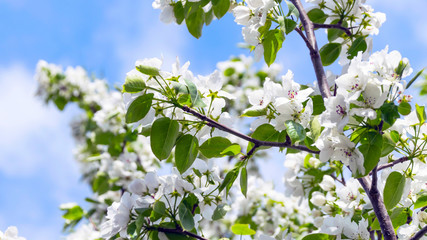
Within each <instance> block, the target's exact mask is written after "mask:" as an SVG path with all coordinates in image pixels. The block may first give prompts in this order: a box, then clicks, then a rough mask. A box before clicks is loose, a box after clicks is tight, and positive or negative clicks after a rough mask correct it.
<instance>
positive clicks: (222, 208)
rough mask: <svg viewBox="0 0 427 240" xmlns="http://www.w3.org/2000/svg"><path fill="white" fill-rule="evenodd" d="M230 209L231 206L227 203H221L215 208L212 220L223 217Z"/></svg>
mask: <svg viewBox="0 0 427 240" xmlns="http://www.w3.org/2000/svg"><path fill="white" fill-rule="evenodd" d="M229 210H230V206H228V205H227V204H225V203H221V204H220V205H218V206H217V207H216V208H215V210H214V212H213V215H212V220H214V221H216V220H219V219H221V218H223V217H224V216H225V214H227V212H228V211H229Z"/></svg>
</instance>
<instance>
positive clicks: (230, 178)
mask: <svg viewBox="0 0 427 240" xmlns="http://www.w3.org/2000/svg"><path fill="white" fill-rule="evenodd" d="M238 174H239V169H238V168H233V169H232V170H231V171H229V172H228V173H227V175H225V178H224V180H223V181H222V183H221V185H220V186H219V188H218V192H221V191H222V190H224V188H225V189H226V194H227V195H228V191H229V190H230V188H231V186H233V183H234V181H235V180H236V178H237V175H238Z"/></svg>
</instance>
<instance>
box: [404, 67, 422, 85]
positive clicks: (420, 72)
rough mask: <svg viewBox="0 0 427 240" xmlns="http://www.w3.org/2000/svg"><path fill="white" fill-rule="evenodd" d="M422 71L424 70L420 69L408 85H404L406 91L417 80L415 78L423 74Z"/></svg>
mask: <svg viewBox="0 0 427 240" xmlns="http://www.w3.org/2000/svg"><path fill="white" fill-rule="evenodd" d="M424 69H425V68H423V69H421V71H419V72H417V74H415V76H414V77H413V78H412V79H411V81H409V82H408V84H407V85H406V89H408V88H409V87H410V86H411V85H412V84H413V83H414V82H415V80H417V78H418V77H419V76H421V74H422V73H423V72H424Z"/></svg>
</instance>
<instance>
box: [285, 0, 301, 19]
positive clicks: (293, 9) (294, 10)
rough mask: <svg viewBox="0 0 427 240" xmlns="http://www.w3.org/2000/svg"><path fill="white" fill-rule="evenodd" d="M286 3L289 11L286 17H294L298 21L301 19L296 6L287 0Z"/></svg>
mask: <svg viewBox="0 0 427 240" xmlns="http://www.w3.org/2000/svg"><path fill="white" fill-rule="evenodd" d="M285 2H286V5H288V9H289V11H288V14H287V15H286V17H289V16H291V15H293V16H295V17H296V18H297V19H298V18H299V12H298V9H297V8H296V7H295V5H294V4H292V3H291V2H289V1H286V0H285Z"/></svg>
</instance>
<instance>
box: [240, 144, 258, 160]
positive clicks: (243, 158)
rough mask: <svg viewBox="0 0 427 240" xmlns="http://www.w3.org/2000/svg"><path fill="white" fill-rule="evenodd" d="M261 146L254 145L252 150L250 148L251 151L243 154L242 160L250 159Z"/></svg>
mask: <svg viewBox="0 0 427 240" xmlns="http://www.w3.org/2000/svg"><path fill="white" fill-rule="evenodd" d="M258 147H259V146H258V145H256V144H255V145H254V146H253V147H252V148H251V150H249V152H248V153H246V155H244V156H242V157H241V158H240V160H242V161H243V160H246V159H249V158H250V157H251V156H252V155H254V153H255V150H256V149H257V148H258Z"/></svg>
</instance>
